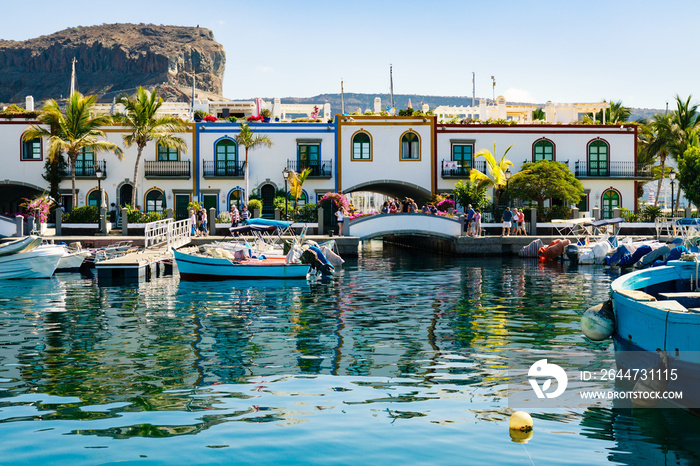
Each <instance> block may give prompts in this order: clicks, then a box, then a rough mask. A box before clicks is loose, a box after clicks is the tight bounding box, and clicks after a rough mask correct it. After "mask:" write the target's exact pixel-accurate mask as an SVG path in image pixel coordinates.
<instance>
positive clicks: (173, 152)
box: [157, 144, 180, 162]
mask: <svg viewBox="0 0 700 466" xmlns="http://www.w3.org/2000/svg"><path fill="white" fill-rule="evenodd" d="M157 160H158V161H159V162H165V161H178V160H180V151H179V150H177V149H175V148H173V147H166V146H164V145H161V144H158V158H157Z"/></svg>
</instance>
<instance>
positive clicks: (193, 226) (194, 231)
mask: <svg viewBox="0 0 700 466" xmlns="http://www.w3.org/2000/svg"><path fill="white" fill-rule="evenodd" d="M190 235H191V236H197V216H196V215H195V214H194V209H190Z"/></svg>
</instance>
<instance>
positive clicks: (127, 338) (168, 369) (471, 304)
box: [0, 248, 697, 463]
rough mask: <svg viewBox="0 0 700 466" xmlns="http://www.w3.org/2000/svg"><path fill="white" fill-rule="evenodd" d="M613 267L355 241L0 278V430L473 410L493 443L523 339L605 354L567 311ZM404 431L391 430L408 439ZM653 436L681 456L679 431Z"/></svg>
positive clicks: (615, 435) (319, 425)
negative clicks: (329, 274)
mask: <svg viewBox="0 0 700 466" xmlns="http://www.w3.org/2000/svg"><path fill="white" fill-rule="evenodd" d="M612 278H614V276H613V275H610V272H609V271H606V270H604V269H599V268H593V267H591V268H586V269H584V268H579V269H577V270H571V269H568V268H566V267H562V266H561V265H543V264H541V263H538V262H536V261H522V260H519V259H515V260H513V259H508V258H506V259H492V258H478V259H458V258H450V257H444V256H437V257H435V256H432V255H430V254H419V253H412V254H406V253H405V251H401V250H399V251H397V250H392V249H390V248H388V249H386V250H378V251H377V250H373V249H371V248H368V249H365V250H363V254H362V255H361V257H360V258H359V259H356V260H349V261H348V262H347V263H346V264H345V266H344V267H343V269H342V270H341V271H340V272H339V274H338V276H337V277H336V278H335V279H334V280H333V281H331V282H330V283H325V284H308V283H307V282H305V281H290V282H280V281H250V282H245V281H239V282H236V281H230V282H217V283H192V282H179V281H178V279H177V277H162V278H156V279H154V280H153V281H151V282H148V283H141V284H138V285H130V286H110V287H101V286H98V284H97V283H96V281H95V280H93V279H85V278H82V277H80V276H76V275H68V274H66V275H62V276H59V277H54V278H52V279H50V280H43V281H36V282H32V283H31V292H30V293H28V292H27V289H26V286H27V283H26V282H18V281H12V282H8V283H7V287H6V293H5V296H6V297H7V298H6V299H0V340H1V341H2V343H3V344H2V346H1V347H0V430H3V431H4V429H2V426H6V425H13V427H14V428H15V429H16V428H17V427H18V424H17V423H18V421H25V422H27V423H28V424H34V427H28V429H29V430H30V431H31V432H34V431H38V430H40V426H41V423H42V422H43V421H48V420H51V421H61V422H62V423H60V424H55V423H53V424H51V425H52V426H54V428H56V429H57V433H61V432H62V433H74V434H78V433H79V434H81V436H84V437H99V438H109V439H124V438H132V437H141V438H154V437H188V438H190V439H192V441H194V439H196V438H197V437H198V434H200V433H203V432H205V431H208V430H211V429H214V428H215V427H216V428H223V427H222V426H224V425H228V424H232V423H233V424H251V423H252V424H256V425H264V424H267V423H270V424H272V425H276V426H291V425H300V424H309V425H310V426H312V427H308V429H311V431H312V432H316V433H321V432H324V431H325V430H327V429H330V430H333V429H336V431H337V429H340V427H338V426H339V425H342V426H346V424H344V423H343V422H340V421H339V419H345V416H348V417H349V418H350V419H351V420H352V421H353V422H354V423H356V424H357V426H360V429H361V426H362V425H365V424H367V423H370V424H371V423H372V422H375V420H381V422H382V423H384V422H386V423H388V424H391V425H397V424H401V425H403V424H404V423H417V424H412V427H413V428H418V426H425V429H426V430H425V431H421V430H420V429H418V430H416V432H422V434H421V435H427V436H428V437H429V436H431V435H440V436H445V435H446V433H445V432H444V431H437V430H432V429H435V428H436V427H435V426H449V425H452V424H461V425H462V427H461V429H466V430H468V431H469V433H470V435H477V434H476V433H475V432H476V431H475V429H474V428H473V427H472V426H474V425H476V424H477V423H478V424H479V426H480V427H479V431H480V432H482V431H483V432H484V433H482V434H480V435H486V438H484V439H483V442H484V447H483V448H484V449H485V450H489V449H490V448H493V445H496V444H499V442H510V439H509V438H507V437H508V436H507V435H506V434H504V435H503V438H501V434H500V433H498V432H497V431H498V429H500V428H501V427H502V424H503V423H504V422H505V420H506V419H507V415H508V411H507V409H506V403H505V396H507V391H506V388H507V379H506V378H505V377H506V376H505V371H504V369H505V368H506V366H507V363H508V359H509V358H513V357H515V356H513V355H518V354H524V352H526V351H531V350H533V349H535V350H538V349H539V350H550V349H554V350H557V351H560V352H561V353H562V354H563V355H564V356H562V357H566V356H565V354H567V352H570V353H571V354H576V353H577V352H578V353H580V352H582V351H589V352H590V351H598V352H602V354H603V355H604V357H606V358H608V359H609V358H610V356H611V348H610V345H609V343H591V342H587V341H585V340H584V339H583V338H582V336H581V335H580V329H579V316H580V314H581V313H582V311H583V310H584V309H585V308H587V307H588V306H590V305H592V304H595V303H597V302H599V301H601V300H602V299H603V298H604V297H605V296H607V293H608V287H609V283H610V281H611V279H612ZM658 412H661V411H658ZM533 414H534V415H535V417H536V418H538V419H540V421H542V422H544V423H545V424H544V426H545V427H543V428H542V430H540V431H538V432H537V435H536V437H535V440H540V441H541V442H543V441H546V440H545V439H546V438H547V437H548V436H554V437H555V438H557V439H559V438H558V437H557V435H558V434H557V431H558V430H559V429H560V428H561V426H562V424H565V425H569V426H574V425H577V424H578V423H579V422H580V429H581V430H580V433H581V436H580V437H579V438H584V439H585V438H589V439H593V440H596V441H605V442H608V444H607V445H606V446H605V447H604V448H603V449H602V450H605V449H607V453H606V455H607V456H606V458H607V459H610V460H612V461H617V462H623V463H624V462H625V454H628V453H629V452H631V451H632V450H633V448H635V446H637V445H638V443H639V442H644V443H645V444H649V443H650V444H652V445H654V446H655V447H654V448H656V446H660V445H661V444H662V443H663V442H657V441H649V438H657V440H658V436H661V437H664V435H666V433H664V432H665V431H664V429H665V428H664V427H661V428H660V429H659V430H657V431H656V432H655V433H654V434H653V435H652V434H650V435H649V436H648V437H649V438H640V437H639V436H637V434H634V432H636V431H634V429H636V428H637V427H634V428H633V427H630V426H635V425H637V424H636V422H639V421H638V417H633V419H635V420H636V421H635V422H630V421H629V419H630V416H631V414H630V413H629V412H626V411H623V412H622V413H618V411H615V410H610V409H608V410H605V409H602V410H601V409H598V410H587V411H584V412H576V411H571V412H568V413H563V414H562V413H559V414H556V413H555V414H550V413H533ZM633 414H634V413H633ZM634 415H635V416H636V414H634ZM652 416H653V415H652ZM656 416H658V414H657V415H656ZM674 416H675V415H674ZM664 419H665V418H664ZM679 419H681V420H682V417H681V418H678V417H672V418H671V419H670V420H669V421H667V423H666V425H668V430H669V432H670V431H671V428H672V427H673V426H674V425H676V424H679V423H680V424H682V423H683V422H685V421H683V422H681V421H679ZM237 421H241V422H240V423H239V422H237ZM655 422H656V421H655ZM76 423H79V424H76ZM423 423H425V424H423ZM351 424H352V423H351ZM484 424H486V425H493V426H494V427H493V428H492V427H486V426H485V425H484ZM650 424H653V422H652V423H650ZM548 426H549V427H548ZM628 427H629V429H627V428H628ZM343 428H346V427H343ZM644 428H646V427H644ZM227 429H228V427H227ZM491 429H495V430H491ZM214 430H216V429H214ZM691 430H692V429H691ZM695 430H696V431H697V429H695ZM217 432H219V431H218V430H217ZM275 432H277V431H265V435H268V436H270V438H272V437H273V436H275V435H278V434H276V433H275ZM460 432H462V431H460ZM641 432H643V430H642V431H641ZM577 433H578V432H577ZM27 435H29V436H30V437H32V435H34V436H35V437H32V438H34V439H35V440H37V439H38V438H39V437H36V434H31V433H28V434H27ZM208 435H213V434H211V433H210V434H208ZM354 435H360V434H354ZM416 435H418V434H417V433H414V434H409V433H406V432H402V433H401V436H402V437H401V438H400V439H398V438H395V439H394V440H395V441H396V442H397V444H399V443H401V442H402V441H404V442H406V443H407V444H409V445H406V444H404V445H403V446H404V448H405V451H406V452H410V451H411V448H412V447H411V445H410V443H411V442H416V443H420V442H421V440H420V439H419V438H418V437H415V436H416ZM693 435H697V432H695V433H694V434H693ZM627 438H629V439H631V440H628V439H627ZM355 440H356V441H357V443H358V445H360V444H361V445H364V448H367V444H371V443H372V441H373V439H372V435H371V434H370V433H368V434H365V436H364V437H363V436H361V435H360V436H358V437H357V438H356V439H355ZM27 441H29V440H27ZM559 441H560V442H561V439H559ZM552 442H553V443H554V444H556V443H557V441H556V440H553V441H552ZM447 443H448V444H450V445H451V443H450V442H447ZM462 443H463V439H457V438H455V439H454V448H461V447H460V445H462ZM561 443H562V445H561V446H558V447H556V448H559V449H561V451H565V450H566V448H567V442H566V441H563V442H561ZM224 444H225V445H229V443H226V442H225V441H221V442H219V443H215V444H212V445H215V446H221V445H224ZM533 444H537V442H536V441H534V440H533V441H531V442H530V443H529V444H528V448H536V447H534V446H533ZM568 445H569V447H571V443H570V442H569V443H568ZM665 445H667V448H671V449H673V450H674V451H677V455H678V458H681V459H684V460H685V459H687V458H694V456H693V455H694V454H695V453H694V452H693V451H690V452H689V451H687V448H688V447H687V446H684V445H683V444H681V443H679V442H678V443H669V442H666V443H665ZM207 446H208V447H210V446H211V445H209V444H208V445H207ZM229 446H230V445H229ZM314 448H318V446H317V445H314ZM471 448H473V449H476V450H479V449H480V448H482V447H480V446H473V447H471ZM597 451H601V450H597ZM521 453H522V451H521V450H518V451H517V452H515V451H512V452H511V453H507V454H513V455H520V454H521ZM691 453H692V454H691ZM485 454H486V453H485ZM592 454H593V455H594V457H595V454H594V453H592ZM202 458H203V459H202V461H204V458H208V459H211V458H210V457H208V456H206V455H204V456H202ZM484 458H485V457H484ZM595 458H598V459H599V457H595ZM514 459H517V461H519V460H520V457H519V456H516V457H514Z"/></svg>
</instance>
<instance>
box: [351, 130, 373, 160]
mask: <svg viewBox="0 0 700 466" xmlns="http://www.w3.org/2000/svg"><path fill="white" fill-rule="evenodd" d="M371 159H372V139H371V138H370V136H369V134H367V133H365V132H364V131H361V132H359V133H357V134H355V136H353V138H352V160H371Z"/></svg>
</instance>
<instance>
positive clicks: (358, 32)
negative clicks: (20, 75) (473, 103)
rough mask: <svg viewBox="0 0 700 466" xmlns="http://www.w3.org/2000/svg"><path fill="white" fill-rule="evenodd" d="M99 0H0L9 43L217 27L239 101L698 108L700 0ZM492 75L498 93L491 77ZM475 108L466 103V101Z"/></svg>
mask: <svg viewBox="0 0 700 466" xmlns="http://www.w3.org/2000/svg"><path fill="white" fill-rule="evenodd" d="M103 5H107V3H106V2H105V3H103V2H95V1H94V0H89V1H86V0H62V1H55V0H51V1H46V0H34V1H32V2H10V1H8V0H4V1H3V2H2V9H3V12H4V14H3V17H4V18H5V19H8V18H13V19H14V20H13V21H7V20H6V21H3V26H2V28H0V38H1V39H6V40H26V39H30V38H33V37H38V36H41V35H47V34H51V33H53V32H56V31H60V30H62V29H65V28H68V27H75V26H92V25H99V24H103V23H153V24H164V25H177V26H197V25H199V26H200V27H205V28H208V29H211V30H212V31H213V33H214V39H215V40H216V41H217V42H219V43H221V44H222V45H223V47H224V50H225V51H226V71H225V75H224V83H223V94H224V96H225V97H227V98H230V99H249V98H253V97H268V98H272V97H280V98H282V99H284V98H285V97H312V96H315V95H318V94H324V93H339V92H340V82H341V80H342V81H343V82H344V89H345V92H346V93H351V92H357V93H369V94H374V93H376V94H384V93H388V92H389V66H390V65H392V66H393V77H394V93H396V94H420V95H440V96H465V97H469V98H471V96H472V73H475V85H476V96H477V98H479V97H484V98H486V97H488V98H490V97H492V95H493V93H494V90H495V95H496V96H498V95H503V96H505V97H506V99H507V100H508V101H510V102H528V103H529V102H531V103H544V102H546V101H552V102H555V103H566V102H598V101H601V100H602V99H606V100H608V101H610V100H614V101H618V100H619V101H622V103H623V104H624V105H626V106H628V107H639V108H655V109H663V108H665V107H666V103H667V102H668V103H669V105H670V106H671V107H673V97H674V96H675V95H680V96H681V97H682V98H683V99H685V98H686V97H687V96H688V95H694V94H697V95H696V98H694V99H693V101H694V102H696V103H697V102H698V100H699V99H700V89H699V88H698V83H700V79H699V78H700V59H699V58H700V51H699V50H700V48H699V47H698V45H697V33H696V30H697V18H698V17H699V16H700V15H699V13H700V1H698V0H691V1H674V0H667V1H664V2H659V1H653V2H652V1H647V0H637V1H627V0H605V1H598V0H587V1H585V2H571V1H565V0H559V1H537V0H531V1H527V2H526V1H514V0H491V1H488V0H478V1H473V0H456V1H453V0H447V1H440V0H434V1H432V2H428V1H414V0H401V1H391V0H390V1H384V0H373V1H365V0H358V1H351V0H346V1H334V0H329V1H289V0H286V1H278V0H267V1H259V0H250V1H238V0H228V1H227V0H206V1H204V2H196V1H191V0H190V1H183V0H138V1H137V0H120V1H119V2H112V3H111V4H110V6H109V7H105V6H103ZM491 76H494V78H495V83H496V86H495V89H494V88H493V87H492V86H493V80H492V79H491ZM468 104H469V102H468V101H465V105H468Z"/></svg>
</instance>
